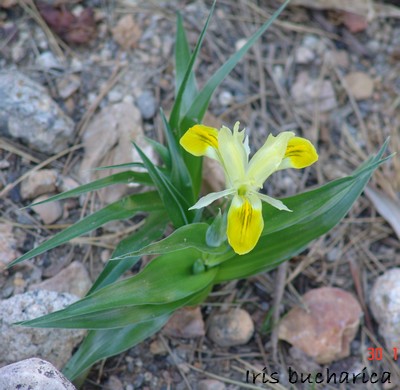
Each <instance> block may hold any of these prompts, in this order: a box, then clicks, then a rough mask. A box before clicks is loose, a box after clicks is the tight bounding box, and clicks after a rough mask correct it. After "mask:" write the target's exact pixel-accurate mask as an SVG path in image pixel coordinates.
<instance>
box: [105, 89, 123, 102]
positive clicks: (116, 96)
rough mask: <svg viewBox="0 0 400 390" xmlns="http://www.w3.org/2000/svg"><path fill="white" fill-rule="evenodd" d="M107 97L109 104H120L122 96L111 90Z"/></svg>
mask: <svg viewBox="0 0 400 390" xmlns="http://www.w3.org/2000/svg"><path fill="white" fill-rule="evenodd" d="M107 97H108V100H109V102H111V103H117V102H120V101H121V100H122V97H123V96H122V93H121V92H118V91H115V90H112V91H110V92H109V93H108V95H107Z"/></svg>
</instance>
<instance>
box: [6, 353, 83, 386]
mask: <svg viewBox="0 0 400 390" xmlns="http://www.w3.org/2000/svg"><path fill="white" fill-rule="evenodd" d="M0 389H1V390H16V389H19V390H44V389H49V390H76V388H75V386H74V385H73V384H72V383H71V382H70V381H69V380H68V379H67V378H66V377H65V376H64V375H63V374H61V372H60V371H58V370H57V369H56V368H55V367H54V366H53V365H52V364H50V363H49V362H46V361H45V360H42V359H38V358H31V359H26V360H22V361H20V362H17V363H13V364H10V365H8V366H5V367H3V368H0Z"/></svg>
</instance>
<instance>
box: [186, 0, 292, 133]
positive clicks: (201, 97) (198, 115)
mask: <svg viewBox="0 0 400 390" xmlns="http://www.w3.org/2000/svg"><path fill="white" fill-rule="evenodd" d="M289 1H290V0H286V1H285V2H284V3H283V4H282V5H281V6H280V7H279V8H278V10H276V11H275V12H274V14H273V15H272V16H271V17H270V19H268V20H267V21H266V22H265V23H264V24H263V25H262V26H261V27H260V28H259V29H258V30H257V31H256V32H255V33H254V34H253V35H252V36H251V37H250V38H249V39H248V41H247V42H246V44H245V45H243V47H242V48H241V49H239V50H238V51H237V52H235V53H234V54H233V55H232V56H231V57H230V58H229V60H228V61H226V62H225V63H224V64H223V65H222V66H221V67H220V68H219V69H218V70H217V71H216V72H215V73H214V74H213V76H212V77H211V78H210V79H209V80H208V82H207V84H206V85H205V86H204V88H203V89H202V90H201V91H200V92H199V93H198V94H197V96H196V99H195V100H194V101H193V103H192V105H191V106H190V108H189V110H188V111H187V112H186V113H185V115H184V116H183V120H182V123H181V124H180V126H179V127H180V128H183V129H187V128H189V127H190V126H192V125H193V123H200V122H201V120H202V119H203V116H204V114H205V112H206V111H207V107H208V104H209V102H210V99H211V96H212V94H213V93H214V91H215V89H216V88H217V87H218V85H219V84H221V82H222V81H223V79H224V78H225V77H226V76H227V75H228V74H229V73H230V72H231V70H232V69H233V68H234V67H235V66H236V64H237V63H238V62H239V61H240V60H241V59H242V58H243V56H244V55H245V54H246V52H247V51H248V50H249V49H250V48H251V47H252V46H253V45H254V43H255V42H256V41H257V39H258V38H260V37H261V35H262V34H263V33H264V32H265V31H266V30H267V29H268V28H269V26H270V25H271V24H272V23H273V22H274V21H275V19H277V18H278V16H279V15H280V14H281V12H282V11H283V10H284V9H285V7H286V6H287V5H288V4H289ZM180 135H182V134H180Z"/></svg>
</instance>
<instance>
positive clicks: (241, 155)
mask: <svg viewBox="0 0 400 390" xmlns="http://www.w3.org/2000/svg"><path fill="white" fill-rule="evenodd" d="M237 126H238V125H235V129H234V132H233V133H232V131H231V130H230V129H228V128H227V127H225V126H223V127H222V128H221V130H220V131H219V134H218V149H219V153H220V155H221V159H222V164H223V167H224V170H225V174H226V176H227V179H228V181H229V184H230V185H231V186H234V185H235V183H240V182H243V181H244V180H245V171H246V167H247V151H246V148H245V145H244V144H243V141H244V131H242V132H239V131H238V129H237Z"/></svg>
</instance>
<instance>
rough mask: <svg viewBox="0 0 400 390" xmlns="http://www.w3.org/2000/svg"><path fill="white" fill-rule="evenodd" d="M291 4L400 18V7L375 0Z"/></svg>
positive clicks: (295, 0)
mask: <svg viewBox="0 0 400 390" xmlns="http://www.w3.org/2000/svg"><path fill="white" fill-rule="evenodd" d="M291 5H298V6H302V7H309V8H314V9H320V10H325V9H333V10H338V11H345V12H351V13H354V14H357V15H361V16H365V17H366V18H367V19H369V20H372V19H374V18H377V17H380V18H387V17H391V18H400V9H399V8H397V7H395V6H393V5H389V4H378V2H375V1H374V0H352V1H348V0H317V1H316V0H292V1H291Z"/></svg>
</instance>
